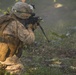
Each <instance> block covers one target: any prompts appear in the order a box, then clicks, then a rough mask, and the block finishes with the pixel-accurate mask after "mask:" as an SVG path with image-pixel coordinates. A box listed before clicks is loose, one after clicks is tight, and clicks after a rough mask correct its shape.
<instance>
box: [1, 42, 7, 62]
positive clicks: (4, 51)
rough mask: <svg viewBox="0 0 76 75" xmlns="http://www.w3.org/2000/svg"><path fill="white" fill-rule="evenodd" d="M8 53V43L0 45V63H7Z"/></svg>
mask: <svg viewBox="0 0 76 75" xmlns="http://www.w3.org/2000/svg"><path fill="white" fill-rule="evenodd" d="M7 53H8V45H7V44H6V43H0V61H5V59H6V57H7Z"/></svg>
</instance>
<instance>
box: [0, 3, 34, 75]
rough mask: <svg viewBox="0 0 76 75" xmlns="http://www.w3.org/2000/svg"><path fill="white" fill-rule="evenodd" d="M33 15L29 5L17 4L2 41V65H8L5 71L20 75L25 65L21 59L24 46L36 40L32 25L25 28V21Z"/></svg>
mask: <svg viewBox="0 0 76 75" xmlns="http://www.w3.org/2000/svg"><path fill="white" fill-rule="evenodd" d="M32 14H33V11H32V10H31V8H30V6H29V4H27V3H24V2H17V3H16V4H15V5H14V6H13V7H12V10H11V15H10V16H11V17H12V18H11V20H10V21H9V23H7V26H6V27H5V29H4V30H3V33H2V37H0V38H1V39H2V40H0V63H1V64H3V65H6V68H5V70H7V71H8V72H10V73H12V74H16V75H20V72H21V71H22V70H23V65H22V63H21V61H20V60H19V58H20V57H21V54H22V48H23V44H25V45H30V44H31V43H33V42H34V40H35V35H34V32H33V31H32V28H33V29H35V27H33V26H32V24H30V25H28V28H27V29H26V27H25V19H28V18H29V17H30V16H31V15H32ZM4 24H5V23H4Z"/></svg>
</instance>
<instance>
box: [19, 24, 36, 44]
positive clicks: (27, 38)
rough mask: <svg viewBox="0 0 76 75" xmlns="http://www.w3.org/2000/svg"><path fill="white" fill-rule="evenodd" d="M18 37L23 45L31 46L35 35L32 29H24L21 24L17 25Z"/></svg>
mask: <svg viewBox="0 0 76 75" xmlns="http://www.w3.org/2000/svg"><path fill="white" fill-rule="evenodd" d="M18 37H19V39H20V40H21V41H22V42H24V43H25V44H31V43H33V42H34V40H35V35H34V32H33V31H32V29H31V28H30V27H29V28H28V29H26V28H25V27H24V25H22V24H18Z"/></svg>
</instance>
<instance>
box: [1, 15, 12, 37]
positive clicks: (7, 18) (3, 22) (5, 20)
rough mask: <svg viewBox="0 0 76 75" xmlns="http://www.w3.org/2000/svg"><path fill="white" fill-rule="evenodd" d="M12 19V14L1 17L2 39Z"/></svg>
mask: <svg viewBox="0 0 76 75" xmlns="http://www.w3.org/2000/svg"><path fill="white" fill-rule="evenodd" d="M11 19H12V18H11V16H10V14H5V15H2V16H0V37H1V36H2V33H3V31H4V29H5V28H6V27H7V25H8V24H9V22H10V21H11Z"/></svg>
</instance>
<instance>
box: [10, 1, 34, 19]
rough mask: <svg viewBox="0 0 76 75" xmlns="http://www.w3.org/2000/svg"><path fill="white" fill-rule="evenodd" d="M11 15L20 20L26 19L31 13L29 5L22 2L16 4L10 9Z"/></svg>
mask: <svg viewBox="0 0 76 75" xmlns="http://www.w3.org/2000/svg"><path fill="white" fill-rule="evenodd" d="M11 11H12V13H13V14H15V15H16V16H17V17H19V18H21V19H27V18H29V17H30V16H31V14H32V13H33V10H32V9H31V8H30V6H29V4H27V3H23V2H17V3H16V4H15V5H14V6H13V7H12V10H11Z"/></svg>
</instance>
